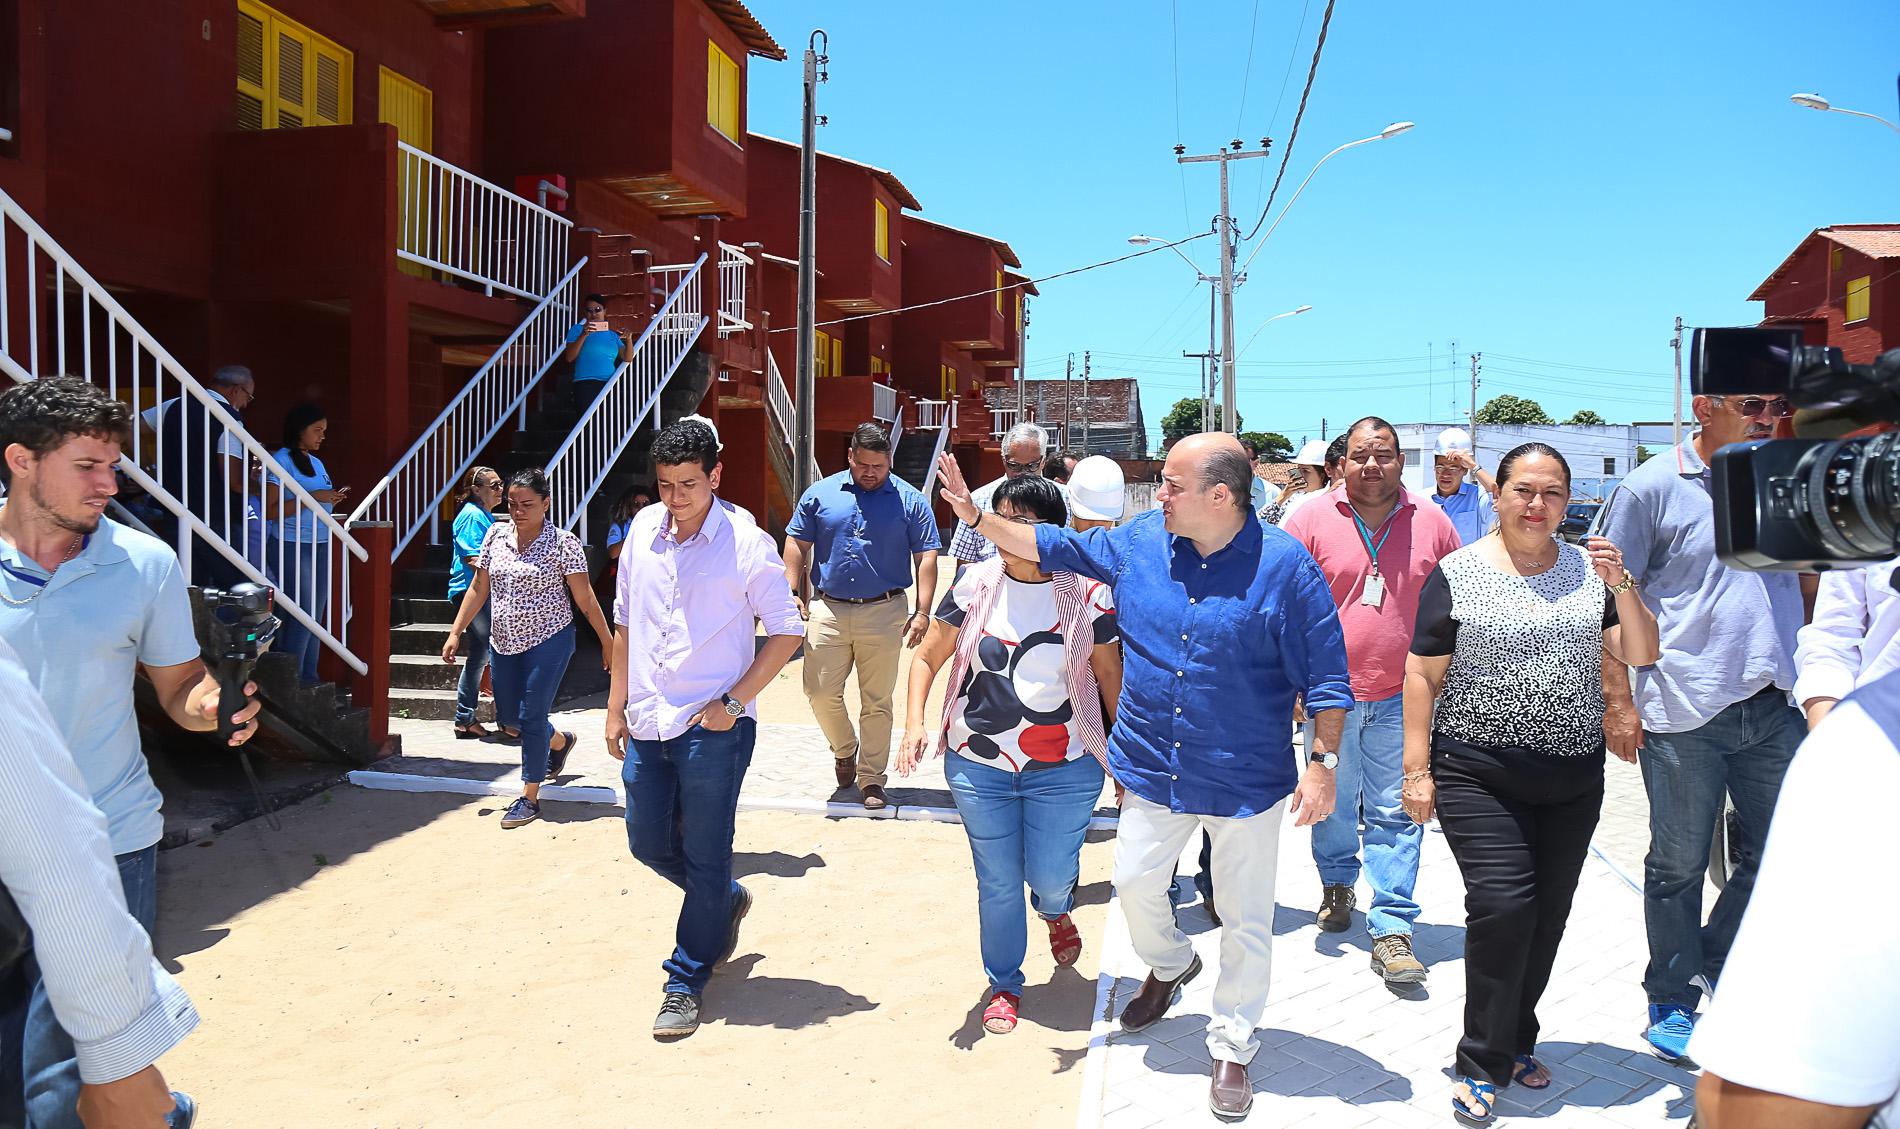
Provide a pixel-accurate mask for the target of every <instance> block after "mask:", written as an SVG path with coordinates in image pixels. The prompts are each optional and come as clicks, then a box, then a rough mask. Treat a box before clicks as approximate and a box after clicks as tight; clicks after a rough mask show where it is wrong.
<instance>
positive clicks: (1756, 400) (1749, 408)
mask: <svg viewBox="0 0 1900 1129" xmlns="http://www.w3.org/2000/svg"><path fill="white" fill-rule="evenodd" d="M1716 399H1717V400H1722V401H1725V402H1727V403H1731V404H1734V405H1735V410H1736V411H1739V412H1741V413H1742V414H1743V415H1745V416H1758V415H1760V414H1762V412H1764V411H1767V412H1768V413H1770V414H1771V415H1773V416H1775V417H1776V418H1778V419H1784V418H1786V417H1788V416H1791V415H1793V414H1794V401H1792V400H1790V399H1788V398H1787V397H1786V396H1776V397H1775V398H1774V399H1772V400H1764V399H1762V398H1761V397H1760V396H1743V397H1741V398H1740V399H1737V398H1736V397H1733V396H1717V397H1716Z"/></svg>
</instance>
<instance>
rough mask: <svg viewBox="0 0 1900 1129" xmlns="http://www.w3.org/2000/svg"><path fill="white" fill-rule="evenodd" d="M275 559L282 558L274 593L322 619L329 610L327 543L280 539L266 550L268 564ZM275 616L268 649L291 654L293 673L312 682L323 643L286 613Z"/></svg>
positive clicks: (308, 613)
mask: <svg viewBox="0 0 1900 1129" xmlns="http://www.w3.org/2000/svg"><path fill="white" fill-rule="evenodd" d="M280 552H281V556H280V555H279V554H280ZM279 561H282V562H283V563H282V573H283V575H281V576H279V577H278V583H279V584H281V585H282V586H283V590H282V591H280V592H279V593H278V599H279V600H280V601H284V602H291V601H295V603H296V605H297V606H298V607H300V608H302V609H303V610H304V612H305V614H307V615H309V617H310V618H311V619H314V620H316V621H317V622H318V623H322V622H323V617H324V614H325V613H326V612H328V611H329V610H330V543H329V542H328V541H321V542H313V541H303V542H299V541H280V542H278V544H276V545H273V546H272V547H271V551H270V562H271V564H273V565H276V564H277V563H278V562H279ZM278 618H279V619H280V620H282V623H283V626H281V627H279V628H278V630H277V641H276V642H275V643H273V644H272V645H271V650H273V651H277V652H279V653H281V654H286V655H290V656H291V657H292V658H295V659H296V660H297V676H298V677H299V678H301V679H303V680H304V681H305V682H315V681H316V680H317V656H318V655H319V654H321V653H322V651H323V644H322V643H319V642H318V641H317V637H316V636H315V635H313V634H311V633H310V629H309V628H307V627H305V626H304V625H303V624H301V623H298V622H297V621H296V620H295V619H294V618H292V617H291V616H290V615H288V614H285V615H282V616H279V617H278Z"/></svg>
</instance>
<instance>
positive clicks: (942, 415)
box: [917, 400, 957, 428]
mask: <svg viewBox="0 0 1900 1129" xmlns="http://www.w3.org/2000/svg"><path fill="white" fill-rule="evenodd" d="M946 423H947V424H949V425H950V426H951V427H952V428H954V427H956V425H957V402H956V401H955V400H919V401H917V426H918V427H942V426H944V425H945V424H946Z"/></svg>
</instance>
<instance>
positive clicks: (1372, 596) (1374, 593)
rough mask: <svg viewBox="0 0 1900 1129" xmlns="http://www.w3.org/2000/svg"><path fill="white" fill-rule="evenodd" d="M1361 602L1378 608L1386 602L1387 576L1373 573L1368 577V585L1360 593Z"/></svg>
mask: <svg viewBox="0 0 1900 1129" xmlns="http://www.w3.org/2000/svg"><path fill="white" fill-rule="evenodd" d="M1359 602H1360V603H1362V604H1365V605H1366V606H1367V607H1373V608H1376V607H1378V606H1379V605H1380V604H1382V603H1384V602H1385V577H1383V576H1380V575H1379V574H1378V573H1376V572H1375V573H1373V574H1372V575H1371V576H1368V577H1366V587H1365V589H1364V591H1362V592H1360V593H1359Z"/></svg>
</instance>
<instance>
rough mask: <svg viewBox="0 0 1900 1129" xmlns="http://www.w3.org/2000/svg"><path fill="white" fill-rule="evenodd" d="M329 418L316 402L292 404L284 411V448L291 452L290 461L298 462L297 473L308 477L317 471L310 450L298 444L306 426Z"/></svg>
mask: <svg viewBox="0 0 1900 1129" xmlns="http://www.w3.org/2000/svg"><path fill="white" fill-rule="evenodd" d="M329 418H330V417H329V415H328V413H326V412H325V411H324V410H323V409H322V408H320V407H318V406H317V405H315V404H292V405H291V407H290V410H289V411H287V412H285V413H284V449H285V450H286V451H289V452H290V461H291V462H293V463H295V464H297V473H298V474H301V475H303V476H304V477H306V478H308V477H309V476H311V475H313V474H315V473H317V468H316V466H315V465H313V464H312V463H311V462H310V452H308V451H306V450H304V449H303V448H302V447H301V446H299V445H298V444H299V443H300V442H301V441H302V439H303V433H304V429H305V428H307V427H309V426H310V425H311V424H313V423H319V422H321V421H323V420H326V419H329Z"/></svg>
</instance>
